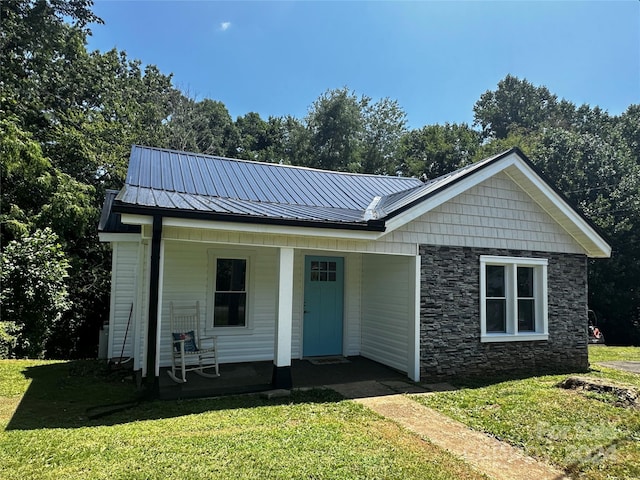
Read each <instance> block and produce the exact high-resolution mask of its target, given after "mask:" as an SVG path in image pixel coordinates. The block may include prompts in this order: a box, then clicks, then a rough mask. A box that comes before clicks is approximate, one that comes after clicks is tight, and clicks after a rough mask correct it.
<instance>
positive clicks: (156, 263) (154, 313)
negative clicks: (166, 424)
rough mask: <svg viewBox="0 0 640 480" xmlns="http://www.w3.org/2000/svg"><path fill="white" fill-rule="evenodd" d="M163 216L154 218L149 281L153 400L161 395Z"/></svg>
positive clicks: (149, 363) (149, 368)
mask: <svg viewBox="0 0 640 480" xmlns="http://www.w3.org/2000/svg"><path fill="white" fill-rule="evenodd" d="M161 240H162V215H154V216H153V231H152V236H151V271H150V275H149V277H150V279H149V317H148V318H149V325H148V326H149V328H148V329H147V382H146V383H147V394H148V396H149V397H151V398H152V399H154V398H158V396H159V393H160V378H159V377H158V375H157V374H156V353H157V350H156V337H157V335H158V286H159V284H160V243H161Z"/></svg>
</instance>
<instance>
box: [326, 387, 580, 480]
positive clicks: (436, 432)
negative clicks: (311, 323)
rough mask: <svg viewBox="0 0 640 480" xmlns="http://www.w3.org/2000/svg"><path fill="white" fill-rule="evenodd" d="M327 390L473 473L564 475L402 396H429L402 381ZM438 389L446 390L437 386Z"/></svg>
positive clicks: (507, 478)
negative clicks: (444, 452)
mask: <svg viewBox="0 0 640 480" xmlns="http://www.w3.org/2000/svg"><path fill="white" fill-rule="evenodd" d="M330 388H332V389H334V390H336V391H337V392H338V393H340V394H342V395H344V396H345V397H346V398H351V399H353V400H354V401H356V402H358V403H361V404H362V405H364V406H366V407H368V408H370V409H371V410H373V411H374V412H376V413H378V414H380V415H382V416H384V417H386V418H388V419H389V420H392V421H395V422H397V423H398V424H400V425H402V426H403V427H405V428H407V429H408V430H410V431H412V432H414V433H416V434H418V435H419V436H420V437H422V438H424V439H426V440H428V441H430V442H431V443H433V444H434V445H437V446H438V447H440V448H442V449H444V450H447V451H449V452H451V453H453V454H454V455H456V456H458V457H460V458H462V459H463V460H465V461H466V462H467V463H469V464H470V465H472V466H473V467H474V468H475V469H476V470H478V471H479V472H481V473H484V474H485V475H487V476H489V477H490V478H493V479H496V480H503V479H504V480H516V479H522V480H528V479H531V480H559V479H568V478H569V477H566V476H565V474H564V473H563V472H562V471H560V470H558V469H556V468H554V467H552V466H550V465H547V464H546V463H543V462H541V461H539V460H536V459H534V458H531V457H528V456H526V455H524V454H523V453H522V452H521V451H520V450H518V449H517V448H515V447H512V446H511V445H509V444H507V443H504V442H500V441H498V440H496V439H495V438H492V437H490V436H488V435H486V434H484V433H481V432H477V431H475V430H471V429H470V428H468V427H467V426H465V425H463V424H462V423H460V422H457V421H455V420H452V419H451V418H449V417H447V416H445V415H442V414H441V413H439V412H436V411H435V410H433V409H431V408H428V407H425V406H423V405H421V404H419V403H418V402H415V401H413V400H411V399H410V398H409V397H407V396H406V395H404V394H405V393H413V394H418V395H429V392H428V391H427V390H426V389H424V388H421V387H419V386H415V385H411V384H408V383H404V382H377V381H366V382H356V383H346V384H339V385H331V386H330ZM440 388H441V389H443V388H445V387H444V386H440Z"/></svg>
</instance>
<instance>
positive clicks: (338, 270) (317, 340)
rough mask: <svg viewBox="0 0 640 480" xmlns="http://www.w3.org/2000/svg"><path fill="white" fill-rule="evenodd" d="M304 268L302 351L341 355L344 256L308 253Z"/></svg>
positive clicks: (306, 354) (314, 354)
mask: <svg viewBox="0 0 640 480" xmlns="http://www.w3.org/2000/svg"><path fill="white" fill-rule="evenodd" d="M304 272H305V273H304V275H305V276H304V324H303V327H302V328H303V334H302V337H303V338H302V350H303V355H304V356H305V357H317V356H323V355H341V354H342V306H343V301H344V300H343V297H344V259H343V258H340V257H310V256H308V257H305V268H304Z"/></svg>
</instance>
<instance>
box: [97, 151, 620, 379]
mask: <svg viewBox="0 0 640 480" xmlns="http://www.w3.org/2000/svg"><path fill="white" fill-rule="evenodd" d="M99 229H100V239H101V240H102V241H104V242H110V243H111V245H112V249H113V270H112V288H111V311H110V324H109V326H110V328H109V341H108V354H109V356H110V357H111V358H113V357H116V356H120V352H121V349H122V348H123V343H124V351H125V356H131V357H133V362H134V369H135V370H139V371H141V374H142V376H145V377H150V376H155V377H158V375H159V371H160V368H161V367H164V366H168V365H169V364H170V355H171V348H172V347H171V341H172V337H171V332H170V331H169V328H168V319H169V305H170V303H171V302H174V303H176V304H180V303H194V302H195V301H199V303H200V305H201V309H202V312H203V317H204V320H205V323H206V328H205V330H206V333H208V334H212V335H216V336H217V337H218V348H219V357H220V362H221V363H223V364H224V363H228V362H252V361H264V360H269V361H271V360H272V361H273V364H274V383H275V384H276V385H277V386H284V387H288V386H291V375H290V366H291V360H292V359H298V358H304V357H311V356H326V355H343V356H353V355H360V356H363V357H366V358H369V359H372V360H375V361H376V362H379V363H382V364H384V365H388V366H390V367H393V368H395V369H397V370H400V371H402V372H406V375H407V376H408V377H409V378H410V379H413V380H416V381H417V380H420V379H439V378H448V377H460V376H471V375H482V376H488V375H493V374H497V373H501V372H507V371H509V372H511V371H539V370H558V369H565V370H566V369H576V368H577V369H581V368H586V366H587V329H586V326H587V290H586V288H587V287H586V284H587V282H586V278H587V277H586V267H587V261H586V260H587V258H599V257H608V256H609V255H610V253H611V249H610V247H609V245H608V244H607V242H606V240H605V239H603V237H602V236H601V234H599V233H598V231H597V229H596V228H595V227H594V226H593V225H592V224H591V223H590V222H589V221H588V220H587V219H586V218H585V217H584V216H583V215H582V214H581V213H580V212H579V211H577V210H576V209H574V208H573V207H572V206H571V205H569V203H568V202H567V200H566V199H565V198H564V197H563V195H562V194H561V193H559V192H558V191H557V190H556V189H555V188H554V187H553V186H552V185H551V184H550V182H549V181H548V180H547V179H545V177H544V176H543V175H542V174H541V172H539V171H538V170H537V169H536V168H535V167H534V166H533V164H532V163H531V162H530V161H529V160H528V159H527V158H526V157H525V156H524V155H523V154H522V153H521V152H520V151H519V150H517V149H512V150H509V151H507V152H504V153H502V154H500V155H497V156H494V157H491V158H487V159H485V160H482V161H480V162H477V163H474V164H472V165H469V166H467V167H464V168H462V169H460V170H457V171H455V172H452V173H451V174H448V175H445V176H443V177H440V178H437V179H434V180H430V181H428V182H426V183H422V182H421V181H419V180H417V179H414V178H401V177H385V176H375V175H362V174H349V173H337V172H329V171H322V170H314V169H309V168H302V167H292V166H285V165H276V164H269V163H259V162H250V161H244V160H234V159H227V158H220V157H214V156H208V155H202V154H193V153H187V152H177V151H171V150H164V149H158V148H149V147H140V146H134V147H133V148H132V151H131V158H130V163H129V170H128V174H127V178H126V182H125V185H124V186H123V187H122V189H121V190H120V191H119V192H115V191H112V192H109V193H108V195H107V198H106V200H105V205H104V209H103V212H102V219H101V222H100V227H99ZM127 328H128V329H129V330H128V333H127V340H126V342H124V337H125V331H126V330H127Z"/></svg>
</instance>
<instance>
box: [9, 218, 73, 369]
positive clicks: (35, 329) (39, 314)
mask: <svg viewBox="0 0 640 480" xmlns="http://www.w3.org/2000/svg"><path fill="white" fill-rule="evenodd" d="M68 269H69V263H68V261H67V259H66V256H65V254H64V251H63V250H62V247H61V245H60V244H59V243H58V237H57V235H56V234H55V233H53V231H52V230H51V229H49V228H45V229H44V230H36V231H35V232H34V233H33V234H32V235H28V236H24V237H22V238H20V239H18V240H12V241H11V242H9V243H8V244H7V245H6V246H5V247H4V251H3V253H2V272H1V277H2V289H1V290H0V292H1V295H0V299H1V301H2V308H3V316H2V321H3V322H7V323H5V324H4V325H3V327H4V328H3V330H4V331H5V332H6V333H8V334H9V335H10V336H11V337H12V338H11V340H10V348H6V347H5V349H6V350H8V354H9V356H12V357H29V358H41V357H43V356H44V355H45V353H46V351H45V343H46V341H47V340H48V338H49V336H50V334H51V332H52V331H53V330H54V329H55V327H56V324H57V323H58V322H59V321H60V319H61V318H62V314H63V312H65V311H66V310H68V309H69V307H70V306H71V303H70V302H69V299H68V292H67V288H66V281H65V280H66V278H67V270H68ZM7 325H8V326H9V328H7ZM6 343H7V342H6V340H5V345H6Z"/></svg>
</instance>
